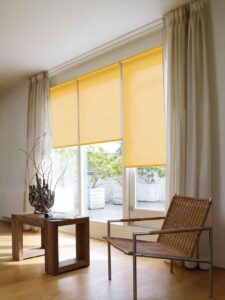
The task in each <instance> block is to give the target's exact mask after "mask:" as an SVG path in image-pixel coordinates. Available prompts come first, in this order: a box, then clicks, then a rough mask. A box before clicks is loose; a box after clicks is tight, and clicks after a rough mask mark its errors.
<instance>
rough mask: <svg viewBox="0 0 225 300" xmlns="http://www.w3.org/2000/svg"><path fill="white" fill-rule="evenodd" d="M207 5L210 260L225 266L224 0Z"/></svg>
mask: <svg viewBox="0 0 225 300" xmlns="http://www.w3.org/2000/svg"><path fill="white" fill-rule="evenodd" d="M208 8H209V18H208V24H207V25H208V33H209V34H208V45H209V71H210V72H209V75H210V88H211V100H212V101H211V103H212V106H211V111H212V142H213V156H212V164H213V172H212V179H213V215H212V217H213V228H214V264H215V265H217V266H220V267H224V268H225V1H224V0H211V1H210V3H209V5H208Z"/></svg>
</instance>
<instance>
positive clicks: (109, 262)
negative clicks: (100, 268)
mask: <svg viewBox="0 0 225 300" xmlns="http://www.w3.org/2000/svg"><path fill="white" fill-rule="evenodd" d="M111 273H112V272H111V245H110V243H109V242H108V279H109V280H111Z"/></svg>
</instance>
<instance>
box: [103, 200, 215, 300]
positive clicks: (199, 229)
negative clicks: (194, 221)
mask: <svg viewBox="0 0 225 300" xmlns="http://www.w3.org/2000/svg"><path fill="white" fill-rule="evenodd" d="M209 201H210V202H211V199H209ZM165 218H166V216H165V217H152V218H130V219H118V220H108V221H107V237H105V238H106V240H107V241H108V279H109V280H111V277H112V276H111V275H112V268H111V244H110V241H109V239H110V237H111V228H110V225H111V223H116V222H137V221H151V220H163V219H165ZM203 231H207V232H208V236H209V242H208V245H209V257H208V258H199V256H198V249H197V256H196V257H188V256H168V255H159V254H150V253H149V254H148V253H144V252H143V253H142V252H138V251H137V240H138V237H139V236H147V235H150V236H151V235H165V234H178V233H188V232H190V233H191V232H199V233H201V232H203ZM132 243H133V300H137V257H151V258H157V259H169V260H170V261H171V264H170V272H171V273H172V272H173V261H174V260H176V261H189V262H197V263H206V264H209V288H208V291H209V297H212V296H213V268H212V265H213V230H212V227H205V226H204V227H196V228H179V229H163V230H153V231H149V232H136V233H133V240H132ZM197 248H198V247H197Z"/></svg>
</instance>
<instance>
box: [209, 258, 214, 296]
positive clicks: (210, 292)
mask: <svg viewBox="0 0 225 300" xmlns="http://www.w3.org/2000/svg"><path fill="white" fill-rule="evenodd" d="M212 296H213V268H212V264H210V266H209V297H210V298H212Z"/></svg>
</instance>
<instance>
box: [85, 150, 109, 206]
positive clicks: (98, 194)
mask: <svg viewBox="0 0 225 300" xmlns="http://www.w3.org/2000/svg"><path fill="white" fill-rule="evenodd" d="M112 156H113V155H111V154H109V155H107V154H106V153H105V150H104V148H103V147H101V146H99V147H97V148H96V147H93V146H89V147H88V150H87V164H88V170H89V172H88V206H89V209H98V208H104V207H105V189H104V187H102V185H103V183H104V182H105V181H106V180H107V179H108V178H109V177H111V176H112V173H113V167H112Z"/></svg>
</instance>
